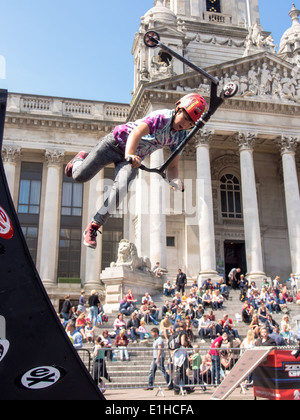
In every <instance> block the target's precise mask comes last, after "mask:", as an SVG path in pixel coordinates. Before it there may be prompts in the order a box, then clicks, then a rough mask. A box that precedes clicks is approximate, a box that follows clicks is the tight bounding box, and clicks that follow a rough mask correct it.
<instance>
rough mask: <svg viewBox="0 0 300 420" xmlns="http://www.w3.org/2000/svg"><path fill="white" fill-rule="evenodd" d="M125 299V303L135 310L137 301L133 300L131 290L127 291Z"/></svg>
mask: <svg viewBox="0 0 300 420" xmlns="http://www.w3.org/2000/svg"><path fill="white" fill-rule="evenodd" d="M126 297H127V302H129V303H130V304H131V305H132V307H133V308H134V309H135V307H136V304H137V300H136V299H135V298H134V296H133V294H132V289H130V290H128V293H127V295H126Z"/></svg>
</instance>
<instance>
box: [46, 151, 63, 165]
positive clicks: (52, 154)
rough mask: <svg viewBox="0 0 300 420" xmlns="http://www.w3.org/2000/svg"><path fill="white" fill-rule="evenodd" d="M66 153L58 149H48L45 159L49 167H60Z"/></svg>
mask: <svg viewBox="0 0 300 420" xmlns="http://www.w3.org/2000/svg"><path fill="white" fill-rule="evenodd" d="M64 156H65V152H64V151H63V150H58V149H46V150H45V158H46V162H47V165H48V166H60V165H61V164H62V162H63V160H64Z"/></svg>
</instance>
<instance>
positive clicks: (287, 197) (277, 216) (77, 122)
mask: <svg viewBox="0 0 300 420" xmlns="http://www.w3.org/2000/svg"><path fill="white" fill-rule="evenodd" d="M287 13H288V10H287ZM299 14H300V12H299V11H298V10H297V8H296V7H295V5H293V6H292V9H291V11H290V16H291V19H292V25H291V28H289V29H287V31H286V33H285V34H283V37H282V40H281V43H280V46H279V50H278V53H277V52H276V48H275V45H274V41H273V39H272V36H271V34H270V33H269V32H265V31H264V30H263V28H262V27H261V25H260V20H259V4H258V0H226V1H225V0H217V1H215V0H214V1H211V0H156V1H155V2H154V7H153V8H152V9H151V10H149V11H148V12H146V13H145V15H144V16H143V17H142V19H141V23H140V27H139V30H138V32H137V33H136V35H135V38H134V41H133V47H132V54H133V57H134V63H135V71H134V89H133V100H132V102H131V104H120V103H107V102H105V103H104V102H100V101H99V102H91V101H84V100H80V99H78V100H77V99H69V98H56V97H42V96H36V95H23V94H18V93H9V99H8V107H7V116H6V125H5V133H4V148H3V152H2V154H3V156H2V157H3V160H4V165H5V170H6V174H7V179H8V182H9V185H10V189H11V194H12V196H13V199H14V202H15V205H16V208H17V210H18V214H19V217H20V221H21V224H22V227H23V231H24V235H25V237H26V239H27V242H28V245H29V248H30V250H31V253H32V256H33V258H34V261H35V263H36V266H37V269H38V271H39V273H40V276H41V278H42V280H43V282H44V284H45V286H46V289H47V291H48V293H49V295H50V296H51V297H52V299H53V300H56V301H57V300H58V299H61V298H62V296H63V294H64V293H65V291H66V290H68V292H70V290H71V292H72V290H73V293H74V296H75V295H76V294H78V292H79V290H80V288H81V286H84V287H85V289H87V290H90V289H93V288H96V289H99V287H100V274H101V271H102V270H103V269H104V268H105V267H107V266H108V265H109V264H110V262H111V261H114V260H115V258H116V250H117V244H118V242H119V241H120V239H122V238H123V237H124V238H126V239H129V240H130V241H132V242H134V243H135V245H136V247H137V250H138V253H139V255H142V256H148V257H149V258H150V260H151V263H152V264H153V265H154V264H155V262H156V261H159V262H160V263H161V265H162V266H163V267H164V268H167V269H168V272H169V277H170V278H171V279H173V278H174V276H175V274H176V272H177V269H178V268H179V267H180V268H182V270H183V271H185V272H186V273H187V275H188V277H189V278H198V277H200V278H207V277H208V276H209V277H212V278H214V277H216V276H218V275H219V274H220V275H223V276H224V277H226V275H227V273H228V272H229V270H230V269H231V268H232V267H233V266H240V267H241V268H242V271H243V272H244V273H245V274H247V275H248V277H249V278H250V279H254V280H259V279H261V278H262V277H265V276H270V277H273V276H275V275H280V276H281V277H282V278H286V277H288V276H289V274H290V273H291V272H294V273H295V274H296V275H300V217H299V214H300V198H299V172H300V151H299V148H298V145H299V142H300V118H299V116H300V59H299V57H300V44H299V40H300V24H299ZM150 29H153V30H155V31H157V32H159V34H160V36H161V41H162V42H163V43H164V44H166V45H168V46H169V47H170V48H172V49H174V50H176V51H177V52H178V53H179V54H181V55H184V56H185V57H187V58H188V59H189V60H191V61H192V62H193V63H195V64H196V65H199V66H201V67H202V68H204V69H206V70H207V71H208V72H209V73H210V74H212V75H214V76H215V77H217V78H218V79H219V80H220V89H221V87H222V86H223V85H224V84H225V83H226V82H227V81H229V80H232V81H235V82H236V83H237V84H238V86H239V92H238V94H237V95H236V96H235V97H234V98H232V99H231V100H228V101H226V102H225V103H224V104H223V105H222V107H221V108H220V109H219V110H218V111H217V113H216V114H215V115H214V117H213V119H212V120H211V121H210V122H209V123H208V124H207V125H206V127H205V129H203V130H202V131H201V132H200V133H199V135H198V136H197V138H196V139H195V140H193V141H191V143H190V144H189V145H188V146H187V148H186V149H185V151H184V153H183V155H182V158H181V161H180V176H181V178H182V179H184V180H185V185H186V189H185V193H184V194H182V193H178V192H173V191H170V189H169V187H168V186H167V185H166V184H165V183H162V182H161V180H160V179H159V178H158V177H157V176H156V175H152V174H151V175H149V174H148V173H146V172H143V171H139V176H138V178H137V180H136V182H135V183H134V185H133V186H132V190H131V192H130V195H129V197H128V199H127V200H126V202H125V203H124V204H123V206H122V209H121V210H120V211H119V212H118V213H117V214H116V215H114V216H113V217H112V218H111V220H110V221H109V222H108V224H107V225H105V227H104V229H103V234H102V235H101V236H100V237H99V242H100V243H99V245H98V248H97V250H96V251H92V250H90V249H86V248H84V247H82V245H81V235H82V230H83V228H84V227H85V226H86V224H87V222H88V221H89V220H90V218H91V217H92V216H93V214H94V213H95V211H96V209H98V208H99V207H100V205H101V203H102V202H103V200H104V197H105V194H107V191H108V190H109V186H110V185H111V179H112V177H113V168H106V169H105V170H103V171H101V172H100V173H99V175H98V176H97V177H95V178H94V179H93V180H92V181H91V182H90V183H88V184H85V185H81V184H75V183H73V182H72V181H70V180H69V179H66V178H65V177H64V175H63V174H64V172H63V169H64V165H65V164H66V163H67V162H68V161H69V160H70V158H72V157H73V156H74V154H75V153H77V152H78V151H80V150H86V151H89V150H91V148H92V147H93V146H94V145H95V144H96V143H97V142H98V141H99V139H101V138H102V137H103V136H104V135H105V134H107V133H108V132H110V131H111V130H112V129H113V127H114V126H115V125H117V124H120V123H122V122H124V121H127V120H130V121H131V120H136V119H137V118H140V117H142V116H144V115H146V114H147V113H149V112H151V111H153V110H157V109H162V108H173V107H174V104H175V103H176V102H177V101H178V99H179V98H180V97H181V96H183V95H184V94H186V93H188V92H194V91H196V92H200V93H201V94H202V95H203V96H205V97H206V98H207V100H209V86H208V81H207V80H206V79H205V78H204V77H203V76H201V75H200V74H199V73H197V72H195V71H191V70H190V69H189V68H188V67H186V66H185V65H183V64H182V63H181V62H179V61H178V60H175V59H172V57H170V58H169V61H168V62H167V63H166V62H165V61H163V60H161V55H160V54H159V49H148V48H147V47H146V46H145V45H144V43H143V36H144V34H145V32H147V31H148V30H150ZM133 30H134V29H133ZM166 157H167V154H165V153H164V152H163V151H157V152H155V153H154V154H153V155H151V157H150V158H148V159H146V165H149V166H153V167H155V166H159V165H160V164H161V163H162V162H164V160H165V159H166Z"/></svg>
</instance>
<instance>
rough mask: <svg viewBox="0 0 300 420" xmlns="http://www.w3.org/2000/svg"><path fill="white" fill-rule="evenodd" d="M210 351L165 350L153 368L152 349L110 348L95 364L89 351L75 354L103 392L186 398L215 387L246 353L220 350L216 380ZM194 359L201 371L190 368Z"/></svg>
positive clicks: (197, 348) (235, 349)
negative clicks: (169, 392) (142, 392)
mask: <svg viewBox="0 0 300 420" xmlns="http://www.w3.org/2000/svg"><path fill="white" fill-rule="evenodd" d="M106 350H107V349H106ZM124 350H125V351H124ZM209 350H210V348H208V347H196V348H195V346H194V347H193V348H188V349H178V350H175V351H170V350H168V349H164V360H162V359H160V361H159V365H158V366H156V367H155V366H154V362H153V360H155V359H154V358H153V348H152V347H127V348H126V349H120V348H112V349H110V350H107V351H106V356H105V358H104V360H102V361H101V362H96V363H93V361H92V356H91V352H90V351H89V350H86V349H84V350H79V351H78V352H79V355H80V356H81V357H83V356H84V359H83V361H84V363H85V365H86V366H87V368H88V370H89V372H90V374H91V375H92V377H93V378H94V380H95V382H96V383H97V384H98V385H99V388H100V389H101V390H102V391H103V392H104V391H105V390H109V389H111V390H118V389H149V388H150V389H157V394H158V392H160V393H161V394H162V395H164V393H163V389H165V388H168V389H173V390H174V392H175V393H176V394H181V395H184V392H186V393H187V394H189V393H190V392H193V391H194V390H195V389H198V390H200V391H203V392H205V391H206V389H207V388H209V387H215V386H217V385H218V384H219V383H220V382H221V381H222V380H223V379H224V378H225V376H226V375H227V374H228V373H229V372H230V370H231V369H232V368H233V366H234V365H235V363H236V362H237V361H238V360H239V358H240V356H241V354H242V352H244V351H245V350H244V349H241V348H230V349H228V348H227V347H224V348H223V347H222V348H221V349H220V352H221V353H220V355H221V358H220V368H219V367H218V366H216V368H217V369H218V372H219V373H220V380H219V379H218V375H219V373H218V372H216V373H217V375H215V371H214V366H213V363H214V362H213V361H212V360H211V358H210V357H209V355H208V353H209ZM194 355H199V356H200V357H201V361H202V363H201V367H200V369H193V368H192V365H193V362H192V357H193V356H194ZM196 357H198V356H196ZM122 359H123V360H122ZM127 359H128V360H127ZM154 370H155V372H154ZM151 376H152V378H151ZM152 381H153V382H152ZM151 382H152V383H151Z"/></svg>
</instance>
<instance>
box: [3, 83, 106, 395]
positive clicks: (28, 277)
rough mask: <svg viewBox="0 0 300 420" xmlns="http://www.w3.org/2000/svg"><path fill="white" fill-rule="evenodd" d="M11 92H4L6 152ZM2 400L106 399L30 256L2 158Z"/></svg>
mask: <svg viewBox="0 0 300 420" xmlns="http://www.w3.org/2000/svg"><path fill="white" fill-rule="evenodd" d="M6 101H7V91H5V90H0V150H2V141H3V131H4V121H5V111H6ZM0 378H1V380H0V400H50V399H51V400H103V399H104V397H103V395H102V393H101V392H100V391H99V389H98V387H97V385H96V383H95V382H94V381H93V379H92V377H91V376H90V374H89V372H88V371H87V369H86V368H85V366H84V364H83V362H82V361H81V359H80V357H79V356H78V354H77V352H76V350H75V349H74V347H73V345H72V343H71V341H70V339H69V338H68V336H67V334H66V333H65V330H64V328H63V327H62V325H61V322H60V320H59V318H58V316H57V314H56V312H55V310H54V308H53V306H52V304H51V301H50V299H49V297H48V295H47V292H46V290H45V288H44V286H43V283H42V281H41V279H40V277H39V274H38V272H37V270H36V268H35V265H34V263H33V261H32V258H31V256H30V253H29V250H28V247H27V244H26V241H25V239H24V236H23V233H22V229H21V226H20V223H19V220H18V217H17V214H16V211H15V208H14V205H13V202H12V199H11V196H10V192H9V189H8V185H7V181H6V177H5V173H4V168H3V162H2V158H0Z"/></svg>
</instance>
